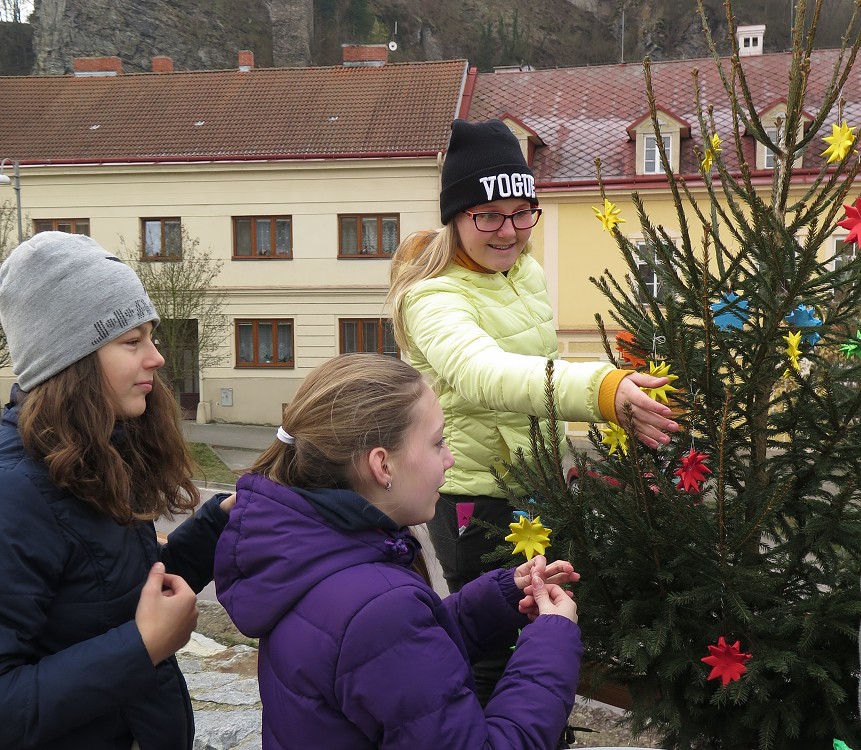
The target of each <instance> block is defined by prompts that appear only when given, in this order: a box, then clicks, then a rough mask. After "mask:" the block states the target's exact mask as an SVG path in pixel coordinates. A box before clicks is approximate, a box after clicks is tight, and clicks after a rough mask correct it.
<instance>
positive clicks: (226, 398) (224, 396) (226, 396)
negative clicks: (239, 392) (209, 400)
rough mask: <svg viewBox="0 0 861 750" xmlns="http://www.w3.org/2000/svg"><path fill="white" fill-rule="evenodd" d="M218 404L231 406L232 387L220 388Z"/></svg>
mask: <svg viewBox="0 0 861 750" xmlns="http://www.w3.org/2000/svg"><path fill="white" fill-rule="evenodd" d="M219 406H233V389H232V388H222V389H221V401H219Z"/></svg>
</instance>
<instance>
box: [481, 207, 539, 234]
mask: <svg viewBox="0 0 861 750" xmlns="http://www.w3.org/2000/svg"><path fill="white" fill-rule="evenodd" d="M464 213H465V214H466V215H467V216H469V218H470V219H472V220H473V221H474V222H475V228H476V229H477V230H478V231H479V232H498V231H499V230H500V229H502V225H503V224H505V220H506V219H511V223H512V224H513V225H514V228H515V229H531V228H532V227H534V226H535V225H536V224H537V223H538V220H539V219H540V218H541V209H540V208H524V209H522V210H521V211H515V212H514V213H513V214H502V213H499V212H498V211H479V212H474V211H464Z"/></svg>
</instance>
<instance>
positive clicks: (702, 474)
mask: <svg viewBox="0 0 861 750" xmlns="http://www.w3.org/2000/svg"><path fill="white" fill-rule="evenodd" d="M806 6H807V3H806V2H805V0H799V2H798V3H797V6H796V9H795V18H796V19H798V20H797V21H796V24H795V26H794V29H793V50H792V64H791V72H790V76H789V80H788V89H787V93H786V117H785V121H784V122H783V123H782V124H781V125H780V127H779V128H778V137H777V138H776V139H773V138H771V137H769V133H768V132H767V128H766V126H765V125H763V122H762V121H761V120H760V118H759V116H758V114H757V112H756V111H755V109H754V106H753V102H752V97H751V95H750V92H749V88H748V85H747V80H746V77H745V66H744V59H743V58H742V59H739V56H738V49H737V47H736V48H734V49H733V55H732V56H731V57H730V58H729V60H727V59H722V58H719V57H718V55H717V52H716V48H715V43H714V41H713V40H712V39H711V38H709V39H708V41H709V44H710V48H711V50H712V53H713V62H714V64H715V65H717V66H719V68H720V69H721V71H722V79H723V81H724V87H725V92H721V95H722V96H725V97H726V99H725V100H723V99H722V100H721V101H720V102H719V104H720V106H726V102H727V101H728V103H729V107H730V109H731V112H732V124H731V126H730V127H729V128H728V129H726V130H725V131H724V132H717V131H716V127H715V122H714V118H713V109H712V107H713V106H714V105H717V104H718V102H717V101H711V102H709V101H700V100H699V99H700V97H699V93H700V92H699V90H698V89H697V91H696V94H695V96H696V97H697V104H698V106H697V111H699V112H700V113H701V116H700V120H699V132H700V135H701V142H702V143H704V144H706V145H705V148H704V150H703V149H701V150H700V151H701V153H698V156H699V157H700V158H702V160H703V163H702V177H703V179H704V180H705V186H706V190H707V194H708V201H701V200H698V198H697V197H696V196H695V195H694V193H693V192H692V190H691V189H690V188H689V186H688V185H686V184H685V182H684V181H682V180H681V179H679V178H678V177H677V176H673V174H672V170H671V168H670V166H669V163H668V159H667V157H668V155H667V154H666V153H662V159H663V162H664V168H665V171H666V173H667V180H668V184H669V188H670V190H671V192H672V196H673V200H674V203H675V207H676V213H677V216H678V221H679V226H678V230H679V231H680V233H681V240H680V241H673V240H672V239H671V236H670V234H669V233H668V232H667V230H666V229H665V228H664V227H662V226H658V225H656V224H654V223H653V222H652V221H651V220H650V218H649V214H648V211H647V206H646V202H645V200H644V199H643V197H641V196H639V195H636V194H635V195H634V196H633V201H634V205H635V206H636V209H637V213H638V218H639V223H640V225H641V227H642V233H643V236H644V237H645V238H646V242H647V245H648V246H649V250H650V251H651V253H647V254H646V260H647V262H648V265H649V267H650V268H651V269H652V271H653V272H654V273H655V274H656V275H657V277H658V279H659V282H660V287H661V289H660V291H661V299H660V300H659V299H658V297H657V296H656V295H655V293H654V290H653V289H650V288H649V287H648V286H647V285H646V284H645V283H643V281H642V279H641V278H640V276H639V274H638V260H641V256H640V255H639V254H638V250H637V248H635V247H634V246H633V245H632V244H631V242H630V241H629V240H627V239H626V237H625V236H624V235H623V234H622V233H621V232H620V231H619V230H618V228H617V227H615V226H613V222H612V221H610V223H609V227H610V230H611V234H612V236H613V239H614V240H615V241H616V243H617V245H618V247H619V249H620V250H621V253H622V254H623V256H624V259H625V261H626V263H627V266H628V268H629V269H630V275H629V276H628V277H627V279H626V280H622V281H620V280H618V279H616V278H614V277H613V275H612V274H610V273H609V272H605V275H604V276H602V277H601V278H600V279H593V281H594V282H595V283H596V284H597V285H598V286H599V288H600V289H601V290H602V291H603V293H604V295H605V296H606V297H607V299H608V300H609V301H610V303H611V307H612V312H611V317H612V319H613V320H614V322H615V324H616V325H617V326H618V327H619V328H621V329H623V330H624V331H626V332H628V334H629V335H628V339H627V341H624V342H623V343H624V346H625V347H626V348H627V350H628V352H629V353H630V355H631V358H632V359H637V358H641V359H642V360H644V361H646V362H648V363H649V367H650V368H651V369H660V370H661V371H662V372H664V371H668V372H669V373H670V374H671V375H673V376H677V379H675V380H674V381H673V382H672V383H671V387H670V388H664V389H662V390H661V391H660V393H657V394H654V395H657V396H659V397H660V396H662V395H663V396H666V397H667V398H668V400H669V402H670V404H671V405H672V406H673V407H674V409H675V410H676V413H677V414H678V421H679V422H680V424H682V426H683V431H682V432H680V433H678V434H676V435H674V436H673V440H672V443H671V444H670V446H666V447H662V448H660V449H658V450H655V451H652V450H650V449H647V448H644V447H643V446H642V445H640V444H638V443H637V441H636V440H635V439H634V438H633V437H631V426H630V420H629V415H627V416H626V419H623V420H622V421H623V425H622V426H621V427H620V428H618V429H614V428H613V426H610V427H609V428H606V429H605V430H603V431H602V430H599V429H598V428H597V427H595V426H593V428H592V430H591V434H590V437H591V440H592V445H593V451H591V452H590V454H589V455H587V454H585V453H576V452H575V456H574V461H575V465H576V468H577V471H578V474H579V482H578V483H577V486H576V487H575V488H573V489H572V488H569V487H568V486H567V485H566V481H565V476H564V474H563V464H562V458H561V453H562V448H564V444H561V443H560V441H559V439H558V436H554V435H553V434H552V433H551V434H550V435H549V436H548V435H546V434H545V433H544V432H542V431H541V430H540V429H538V427H537V422H536V428H535V429H534V431H533V441H532V442H533V446H532V451H531V453H532V455H531V456H529V457H528V458H527V457H523V456H520V457H519V459H518V460H517V461H516V462H515V465H514V466H512V467H511V472H512V479H513V480H515V481H517V482H518V483H519V484H520V485H521V486H523V487H525V488H527V490H528V492H529V493H530V494H531V495H532V497H533V498H534V506H531V507H530V508H529V512H530V514H532V515H537V514H540V517H541V521H542V523H544V524H545V525H546V526H549V527H550V528H552V535H551V543H552V547H551V548H550V550H549V553H551V554H552V556H553V557H559V558H565V559H570V560H572V561H573V562H574V565H575V568H576V569H577V570H579V572H580V573H581V574H582V580H581V582H580V583H579V584H578V585H577V588H576V598H577V600H578V602H579V605H580V608H581V617H580V623H581V626H582V629H583V633H584V642H585V644H586V649H587V660H588V662H589V665H588V668H587V669H586V670H585V673H584V674H585V677H586V679H587V680H588V681H590V682H591V684H592V685H596V684H599V683H600V682H601V681H602V680H608V681H611V682H613V683H617V684H620V685H623V686H625V687H626V688H627V689H628V690H629V691H630V696H631V701H632V706H631V713H630V714H629V718H630V721H631V725H632V728H633V729H634V730H635V731H642V730H646V729H651V730H656V731H657V732H658V733H659V734H660V736H661V737H662V742H663V743H664V745H663V746H664V747H668V748H674V749H675V748H697V749H706V748H709V749H712V748H714V749H720V750H753V749H754V748H757V749H758V750H778V749H779V750H789V749H790V748H791V749H792V750H799V749H800V748H804V750H816V749H818V748H822V749H825V748H828V750H831V748H832V746H834V747H838V746H840V745H837V744H835V743H834V740H838V741H842V742H845V743H846V745H848V746H849V747H854V748H856V750H858V749H859V748H861V730H859V723H858V698H857V690H858V624H859V618H861V595H859V573H861V486H859V471H858V470H859V467H861V387H859V381H861V333H858V330H859V329H861V259H859V258H858V256H856V255H855V254H854V252H852V251H853V250H854V247H855V246H854V244H853V245H846V246H844V247H843V248H841V251H842V250H845V251H846V252H845V253H844V252H840V253H839V254H838V253H833V252H826V251H825V248H827V247H829V246H830V245H829V244H828V242H827V241H828V240H829V238H830V237H831V236H832V234H833V232H834V229H835V225H836V223H837V222H838V221H840V222H842V223H843V225H844V226H846V227H847V228H853V227H854V225H853V222H852V220H851V219H852V211H853V210H856V213H857V209H854V208H853V207H852V205H851V204H852V202H853V201H854V195H853V193H852V191H853V181H854V180H855V178H856V175H857V173H858V170H859V157H858V152H857V151H856V150H855V136H854V127H851V124H847V123H845V122H844V121H843V114H842V106H843V104H842V102H841V100H840V94H841V90H842V87H843V85H844V83H846V82H847V81H848V80H850V79H849V73H850V70H851V69H852V66H853V64H854V62H855V57H856V54H857V52H858V48H859V44H861V38H859V20H861V19H859V10H858V9H859V6H861V3H856V11H855V15H853V18H852V22H851V24H850V26H849V28H848V30H847V33H846V36H845V40H846V41H845V42H844V44H843V47H842V53H841V55H840V56H839V61H838V63H837V65H836V68H835V70H834V76H833V79H832V81H831V84H830V86H829V88H828V91H827V93H826V95H825V97H824V100H823V101H822V102H821V103H812V102H810V101H809V100H808V99H806V93H807V81H808V76H809V74H810V57H811V52H812V49H813V36H814V34H815V29H816V23H817V19H818V18H819V15H820V13H821V12H822V10H821V9H822V3H821V1H820V2H816V3H815V4H813V6H812V8H807V7H806ZM726 9H727V17H728V22H729V29H730V35H731V38H732V39H734V38H735V34H734V29H735V25H736V24H735V19H734V16H733V10H732V3H731V0H727V2H726ZM700 11H701V12H702V8H700ZM805 18H806V19H808V22H809V19H811V18H812V19H813V22H812V25H811V27H809V29H808V30H805V26H804V21H805ZM809 32H810V33H809ZM704 33H705V34H706V35H707V36H708V33H709V32H708V27H707V25H706V24H705V23H704ZM733 44H735V43H734V42H733ZM645 70H646V96H647V98H648V100H649V104H650V108H651V116H652V123H653V127H654V130H655V133H656V136H658V137H657V143H658V144H661V145H662V139H661V138H660V137H659V128H658V122H657V111H656V103H655V99H654V95H653V92H652V87H651V82H650V71H649V65H648V61H647V62H646V65H645ZM851 80H853V81H854V80H856V79H855V78H853V79H851ZM711 93H712V96H715V92H711ZM805 111H806V112H807V113H809V114H810V115H812V118H813V119H812V122H810V123H809V125H808V126H807V127H806V129H805V128H803V127H802V119H801V118H802V113H803V112H805ZM832 126H833V127H832ZM829 133H831V134H830V135H829ZM743 134H748V135H753V137H754V138H755V139H756V140H757V141H759V142H761V143H763V144H765V146H766V148H767V149H768V150H769V151H770V152H772V154H773V158H774V170H773V177H772V181H771V185H770V186H764V187H763V186H762V185H756V184H754V180H753V179H752V176H751V171H752V169H753V167H752V166H751V165H748V164H747V163H746V162H745V158H744V152H743V149H742V135H743ZM823 135H826V136H827V138H826V143H828V144H829V147H828V149H827V150H826V152H825V154H823V156H822V157H821V169H820V170H819V172H818V174H813V175H811V174H809V171H808V180H809V182H808V184H806V185H805V186H804V187H803V188H801V189H800V188H798V187H797V186H796V185H795V183H793V179H792V178H793V172H794V170H795V166H794V163H795V160H796V158H797V157H798V156H799V155H800V154H801V153H802V152H803V150H804V149H810V148H812V147H813V145H814V144H818V143H819V141H818V140H817V139H818V138H822V136H823ZM715 136H717V138H715ZM721 141H722V143H721ZM727 151H730V152H732V153H735V154H736V155H737V157H738V161H739V162H740V167H738V168H736V167H733V168H732V170H730V169H728V167H727V165H726V163H725V161H724V156H725V155H726V153H727ZM808 158H809V157H808ZM599 179H600V165H599ZM601 190H602V197H603V198H606V197H607V196H606V195H604V189H603V186H602V189H601ZM802 192H803V194H801V193H802ZM845 204H850V211H849V212H848V215H849V218H850V221H848V222H846V221H845V213H844V208H843V206H844V205H845ZM604 205H605V213H608V211H607V209H608V204H607V203H605V204H604ZM858 205H859V206H861V199H859V203H858ZM609 208H612V204H610V206H609ZM853 231H855V230H854V228H853ZM858 231H859V232H861V225H859V226H858ZM855 236H856V237H857V235H855ZM850 237H851V235H850ZM649 255H651V257H649ZM826 256H827V257H826ZM644 301H645V304H644ZM598 322H599V327H600V328H601V330H602V333H603V335H604V342H605V349H606V352H607V355H608V356H609V357H610V358H611V359H614V354H615V352H614V349H615V347H612V346H611V345H610V343H609V342H608V341H607V337H606V333H605V332H604V327H603V321H601V320H600V318H599V320H598ZM550 366H551V367H552V365H550ZM549 382H550V381H549V378H548V409H549V416H550V417H551V419H553V418H554V417H555V412H554V408H553V399H552V388H551V387H550V385H549ZM625 422H627V424H625ZM596 455H597V458H596ZM501 483H502V482H501ZM510 496H511V497H512V499H514V498H515V495H514V493H513V492H512V493H511V495H510ZM736 642H737V643H738V647H737V649H735V648H733V646H735V644H736ZM710 647H711V648H710ZM704 657H707V658H708V661H706V662H705V663H704V662H703V658H704ZM718 677H720V678H721V679H717V678H718Z"/></svg>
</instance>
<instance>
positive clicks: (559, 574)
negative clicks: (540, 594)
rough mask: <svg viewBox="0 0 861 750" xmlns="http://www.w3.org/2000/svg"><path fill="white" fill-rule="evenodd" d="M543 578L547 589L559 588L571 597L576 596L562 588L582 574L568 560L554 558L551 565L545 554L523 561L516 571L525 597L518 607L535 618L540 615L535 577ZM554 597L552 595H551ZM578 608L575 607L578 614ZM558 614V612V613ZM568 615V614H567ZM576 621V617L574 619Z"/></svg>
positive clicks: (516, 579)
mask: <svg viewBox="0 0 861 750" xmlns="http://www.w3.org/2000/svg"><path fill="white" fill-rule="evenodd" d="M536 577H537V578H539V579H541V581H542V583H544V584H547V587H548V588H547V590H548V591H549V590H553V591H554V592H555V591H556V590H557V589H558V590H559V591H561V592H562V594H563V595H564V596H566V597H568V598H569V599H570V598H572V597H573V596H574V594H572V593H571V592H570V591H566V590H565V589H563V588H561V587H562V586H563V585H564V584H566V583H576V582H577V581H579V580H580V574H579V573H578V572H576V571H575V570H574V566H573V565H571V563H570V562H568V561H567V560H554V561H553V562H552V563H550V564H549V565H548V564H547V558H546V557H544V555H536V556H535V557H533V558H532V559H531V560H528V561H527V562H525V563H523V565H521V566H519V567H518V568H516V569H515V571H514V583H515V585H516V586H517V588H519V589H520V590H521V591H522V592H523V593H524V597H523V599H521V600H520V602H519V603H518V609H519V610H520V612H522V613H523V614H525V615H527V616H528V617H529V619H530V620H534V619H535V618H536V617H538V615H539V607H538V604H537V602H536V600H535V595H534V593H533V592H534V579H535V578H536ZM551 599H552V597H551ZM576 612H577V608H576V605H575V607H574V613H575V615H576ZM557 614H558V613H557ZM566 616H567V615H566ZM574 621H575V622H576V619H575V620H574Z"/></svg>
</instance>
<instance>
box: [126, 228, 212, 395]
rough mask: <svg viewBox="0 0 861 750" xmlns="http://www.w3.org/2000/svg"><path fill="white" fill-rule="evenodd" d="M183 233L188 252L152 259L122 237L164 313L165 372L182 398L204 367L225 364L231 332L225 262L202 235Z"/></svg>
mask: <svg viewBox="0 0 861 750" xmlns="http://www.w3.org/2000/svg"><path fill="white" fill-rule="evenodd" d="M181 232H182V252H181V255H180V256H179V257H178V258H176V259H173V260H152V259H150V258H148V257H147V256H146V254H145V253H144V252H143V250H142V248H141V247H140V246H138V248H137V251H136V252H134V253H132V252H130V251H129V250H128V247H127V246H126V243H125V241H124V240H121V245H122V247H123V248H124V251H125V252H124V255H125V256H126V259H127V260H128V261H129V263H130V265H131V266H132V267H133V268H134V269H135V270H136V271H137V273H138V275H139V276H140V279H141V281H142V282H143V285H144V287H145V288H146V290H147V292H148V294H149V296H150V299H152V301H153V304H154V305H155V307H156V310H158V314H159V316H160V317H161V323H160V325H159V327H158V331H157V338H158V341H159V345H160V349H161V353H162V354H163V355H164V358H165V366H164V370H163V373H164V378H165V380H167V381H168V382H169V383H171V385H173V387H174V391H175V392H176V393H177V398H178V397H179V393H180V392H182V391H183V390H187V389H184V388H183V383H186V382H188V381H189V380H191V379H195V378H196V377H197V373H198V372H199V370H200V369H202V368H205V367H214V366H216V365H218V364H220V363H221V361H222V360H223V354H222V352H223V344H224V339H225V336H226V335H227V332H228V319H227V316H226V315H225V314H224V312H223V311H224V305H225V299H226V296H225V294H224V292H223V291H221V290H220V289H218V288H216V287H214V286H213V282H214V281H215V279H216V278H217V277H218V274H219V273H220V272H221V269H222V267H223V265H224V263H223V261H220V260H215V259H213V257H212V255H211V254H210V253H209V252H208V251H205V250H201V248H200V240H198V239H197V238H193V237H190V236H189V235H188V233H187V232H186V230H185V229H182V230H181ZM195 390H196V389H195Z"/></svg>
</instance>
